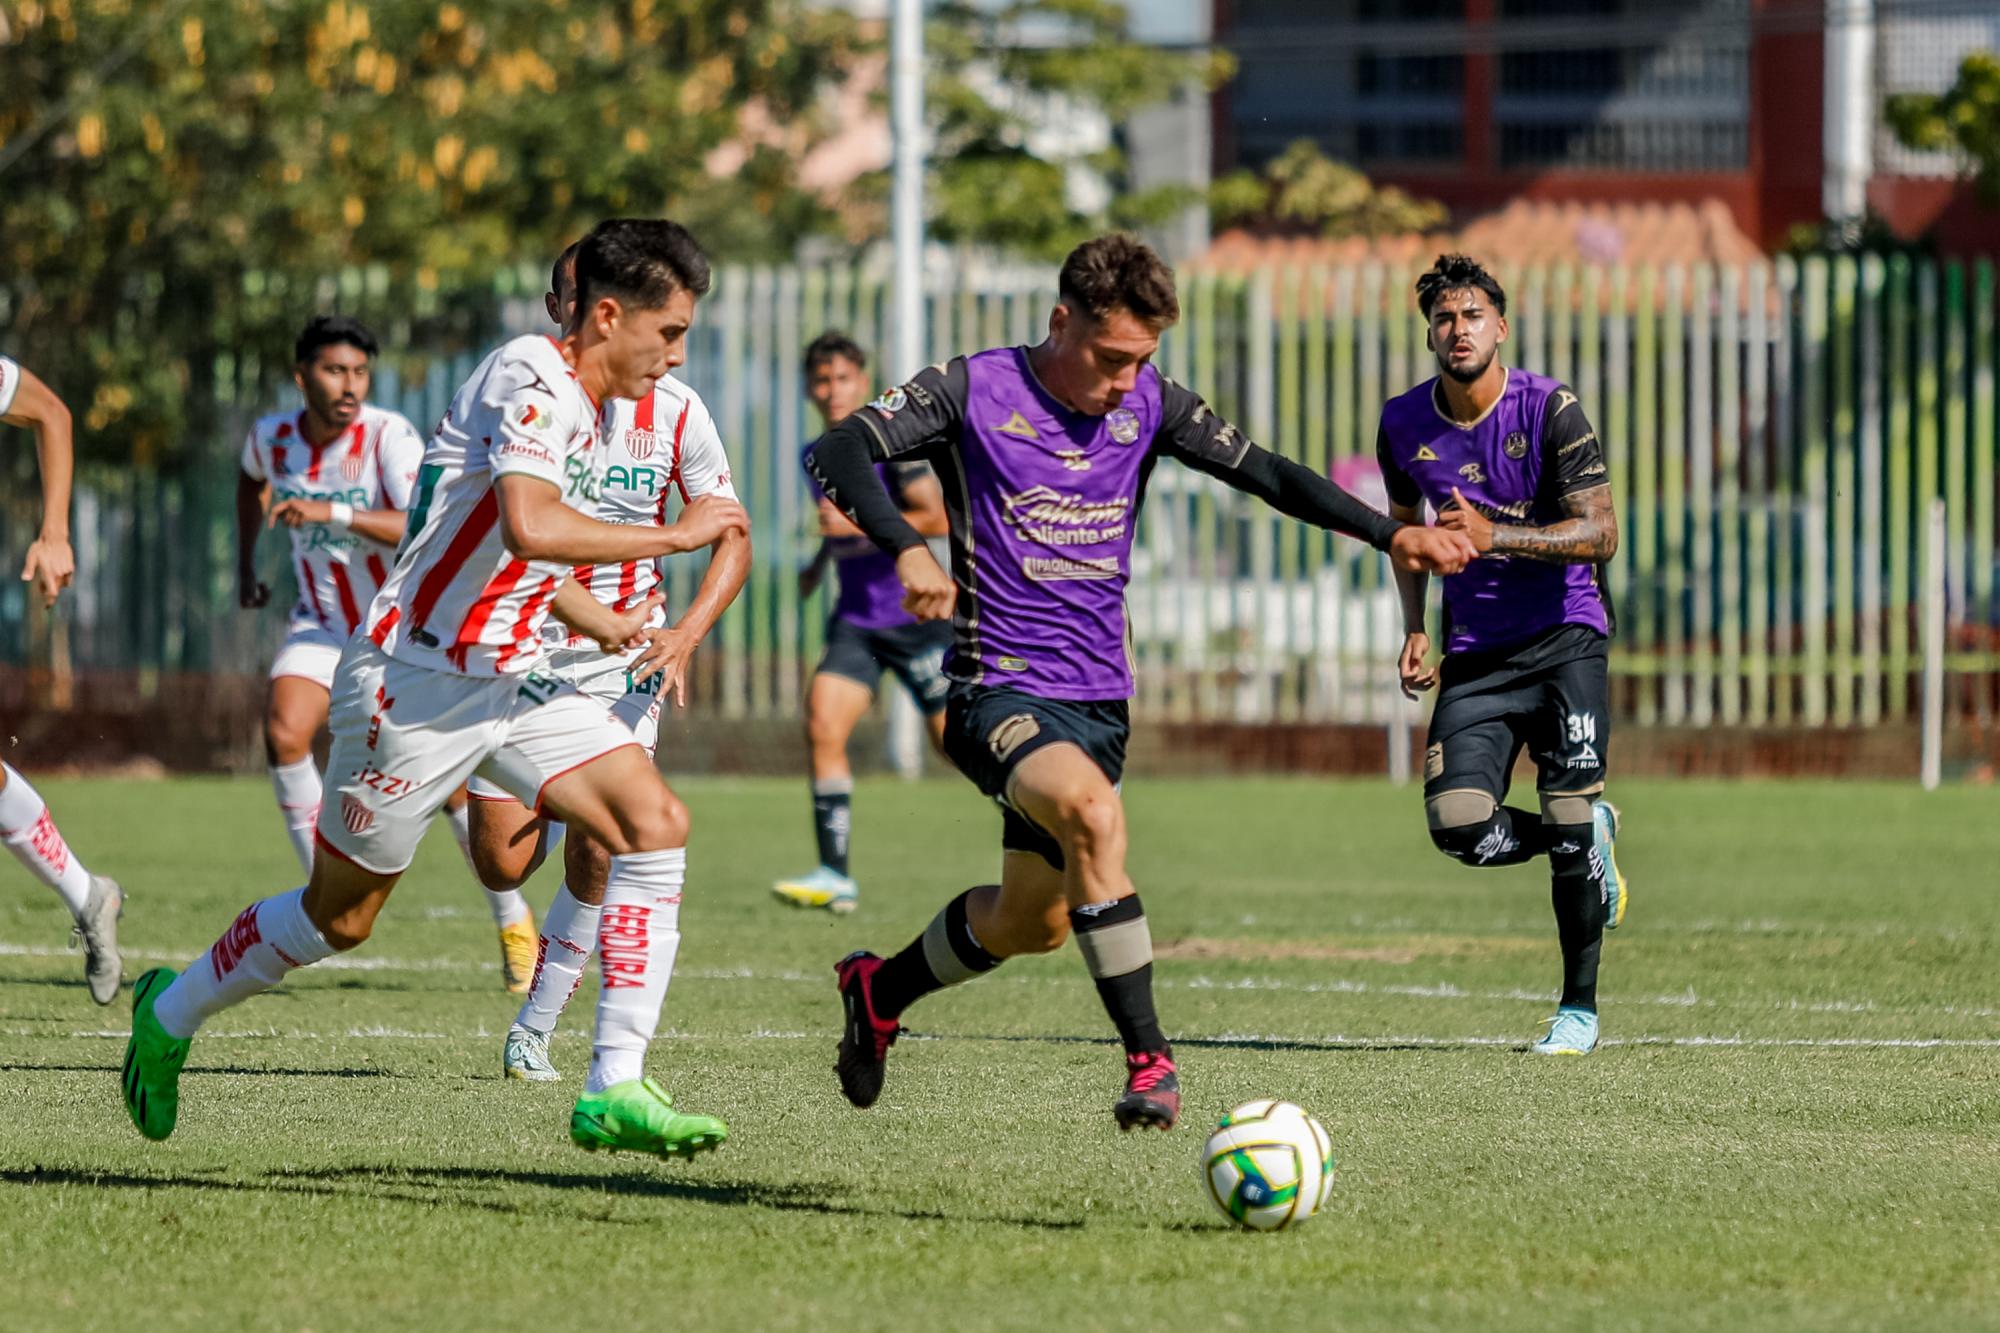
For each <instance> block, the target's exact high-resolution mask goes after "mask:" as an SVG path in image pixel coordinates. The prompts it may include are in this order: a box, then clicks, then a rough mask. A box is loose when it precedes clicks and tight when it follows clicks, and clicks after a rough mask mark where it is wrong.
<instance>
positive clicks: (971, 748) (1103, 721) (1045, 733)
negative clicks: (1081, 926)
mask: <svg viewBox="0 0 2000 1333" xmlns="http://www.w3.org/2000/svg"><path fill="white" fill-rule="evenodd" d="M944 719H945V720H944V752H945V753H946V754H947V755H949V756H950V757H951V762H952V763H954V764H956V765H958V771H959V772H961V773H963V774H965V776H967V777H968V778H971V779H972V781H973V784H974V785H975V786H977V787H978V788H979V790H980V791H982V792H984V793H985V794H986V795H988V796H990V797H992V798H993V799H994V800H995V801H996V802H998V803H999V806H1000V813H1001V821H1002V827H1001V831H1000V845H1001V846H1002V847H1003V848H1005V849H1006V850H1008V851H1010V852H1033V853H1034V854H1035V855H1037V856H1039V857H1041V858H1042V859H1043V860H1044V861H1047V862H1048V863H1049V864H1050V865H1052V866H1054V867H1055V868H1056V869H1058V870H1061V869H1062V868H1063V854H1062V847H1061V846H1060V845H1059V844H1058V843H1057V842H1056V840H1055V839H1054V838H1052V837H1050V836H1049V835H1048V834H1046V833H1044V832H1043V831H1042V830H1041V828H1040V827H1039V826H1038V825H1037V824H1035V823H1034V821H1032V820H1030V819H1029V818H1028V817H1027V816H1026V815H1023V814H1022V813H1021V812H1020V811H1018V810H1016V809H1015V808H1014V807H1013V806H1011V805H1009V804H1008V803H1007V782H1008V779H1009V778H1011V777H1012V776H1013V775H1014V770H1015V769H1016V768H1017V767H1019V766H1020V763H1021V761H1022V760H1023V759H1026V758H1027V757H1028V756H1029V755H1031V754H1033V753H1034V752H1035V751H1037V750H1039V749H1041V748H1042V747H1043V746H1045V745H1055V744H1058V743H1060V742H1065V741H1066V742H1068V743H1069V744H1071V745H1074V746H1076V747H1077V748H1078V749H1080V750H1082V751H1083V752H1084V753H1085V754H1087V755H1089V756H1090V758H1091V761H1092V762H1093V763H1095V764H1096V765H1097V766H1098V767H1099V768H1101V769H1103V770H1104V776H1105V777H1107V778H1109V779H1110V780H1111V784H1112V785H1113V786H1116V785H1117V784H1118V783H1119V781H1120V780H1121V779H1123V778H1124V776H1125V742H1126V740H1127V739H1128V738H1129V737H1130V736H1131V734H1132V713H1131V708H1130V707H1129V706H1128V705H1127V703H1126V701H1125V700H1123V699H1044V698H1041V697H1040V696H1039V695H1033V694H1023V693H1022V692H1021V691H1019V690H1009V689H995V688H992V687H989V686H985V685H954V686H952V689H951V701H950V703H949V704H948V705H947V706H946V708H945V715H944Z"/></svg>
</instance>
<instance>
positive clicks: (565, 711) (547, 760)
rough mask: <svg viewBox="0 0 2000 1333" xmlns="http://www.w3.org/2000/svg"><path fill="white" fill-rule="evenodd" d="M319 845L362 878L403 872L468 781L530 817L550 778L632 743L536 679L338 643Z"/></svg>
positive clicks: (575, 695)
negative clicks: (468, 671) (433, 665)
mask: <svg viewBox="0 0 2000 1333" xmlns="http://www.w3.org/2000/svg"><path fill="white" fill-rule="evenodd" d="M328 724H329V728H330V730H331V731H332V733H333V749H332V752H331V753H330V754H329V755H328V756H327V764H326V786H327V792H326V798H325V800H324V801H323V803H322V804H321V806H320V816H319V840H320V842H321V843H323V844H324V845H325V846H327V847H328V848H330V849H332V851H333V852H334V854H335V855H337V856H341V857H345V858H346V859H347V860H349V861H352V862H354V863H355V864H356V865H358V866H360V867H361V868H362V869H364V870H371V871H373V872H375V873H376V874H378V875H393V874H398V873H400V872H402V871H403V870H405V869H407V868H408V866H409V864H410V861H411V859H412V858H413V857H414V856H415V855H416V850H417V841H418V839H420V838H422V837H423V835H424V829H425V828H426V827H428V826H429V824H430V821H431V817H432V816H433V815H435V814H436V813H437V812H438V811H439V810H440V809H442V808H443V806H444V803H445V801H446V800H447V799H448V798H449V797H450V796H451V794H452V793H453V792H454V791H456V790H458V787H459V784H461V783H463V782H465V781H466V779H468V778H470V777H472V776H473V775H474V774H475V773H476V774H478V775H479V776H480V777H482V778H484V779H486V781H487V782H489V783H491V784H493V785H494V786H496V787H498V788H499V789H500V790H501V791H503V792H505V793H507V794H508V795H509V796H511V797H513V798H514V799H516V800H519V801H520V802H522V803H523V804H524V805H526V806H528V807H529V808H530V809H538V808H540V805H541V798H542V789H543V788H544V787H546V786H548V784H549V783H550V782H553V781H554V780H555V779H556V778H559V777H561V776H562V775H563V774H565V773H568V772H570V771H571V770H573V769H577V768H581V767H582V766H583V765H585V764H587V763H590V762H591V761H592V760H594V759H600V758H602V757H603V756H605V755H607V754H610V753H611V752H612V751H614V750H621V749H624V748H625V747H626V746H628V745H636V744H638V741H637V740H636V739H635V738H634V736H633V734H632V731H631V729H630V727H628V726H627V725H626V724H624V723H622V722H619V721H616V720H614V719H613V718H612V716H611V713H610V711H609V710H608V709H607V708H606V707H605V706H604V704H603V703H602V702H600V701H599V700H596V699H592V698H590V697H589V696H588V695H585V694H583V693H582V692H581V691H579V690H578V689H577V688H576V687H575V686H574V685H572V684H570V683H569V682H568V681H564V680H558V679H556V678H555V677H554V676H551V675H550V674H548V673H547V672H544V671H533V672H529V673H527V674H525V675H512V676H460V675H454V674H452V673H450V672H444V671H433V670H431V669H430V668H428V667H420V666H412V665H410V664H409V663H407V662H399V661H397V660H395V659H394V658H392V657H390V656H388V655H387V654H385V653H384V652H383V651H382V650H381V649H380V648H377V647H376V646H375V644H374V643H373V642H371V641H370V640H369V639H368V638H367V637H366V636H365V635H356V636H355V637H354V638H353V639H351V640H350V641H349V642H348V645H347V651H346V653H345V654H344V655H343V656H342V657H341V660H340V668H339V670H338V672H337V673H336V675H335V681H334V690H333V704H332V710H331V715H330V717H329V719H328Z"/></svg>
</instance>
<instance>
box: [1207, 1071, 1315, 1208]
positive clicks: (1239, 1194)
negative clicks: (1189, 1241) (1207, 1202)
mask: <svg viewBox="0 0 2000 1333" xmlns="http://www.w3.org/2000/svg"><path fill="white" fill-rule="evenodd" d="M1201 1178H1202V1182H1203V1183H1204V1184H1205V1185H1206V1186H1207V1188H1208V1197H1209V1198H1211V1199H1213V1200H1215V1206H1216V1207H1217V1208H1220V1209H1221V1210H1222V1211H1223V1214H1224V1215H1225V1216H1226V1217H1228V1218H1229V1220H1230V1221H1232V1222H1234V1223H1236V1224H1237V1225H1238V1226H1242V1227H1248V1228H1249V1229H1250V1230H1252V1231H1282V1230H1284V1229H1285V1228H1286V1227H1288V1226H1291V1225H1292V1224H1293V1223H1295V1222H1303V1221H1305V1220H1306V1219H1307V1218H1308V1217H1311V1216H1312V1215H1313V1214H1314V1213H1316V1212H1318V1211H1319V1210H1320V1206H1321V1205H1322V1204H1324V1203H1325V1202H1326V1200H1327V1197H1328V1196H1329V1195H1331V1194H1332V1193H1333V1141H1332V1140H1331V1139H1329V1138H1327V1136H1326V1130H1325V1128H1324V1127H1322V1126H1321V1125H1320V1123H1319V1121H1317V1120H1315V1119H1313V1118H1312V1117H1311V1116H1309V1115H1307V1114H1306V1112H1305V1109H1304V1108H1303V1107H1301V1106H1299V1105H1297V1104H1296V1103H1293V1102H1280V1101H1262V1102H1245V1103H1243V1105H1241V1106H1239V1107H1237V1108H1236V1109H1235V1110H1233V1111H1231V1112H1230V1113H1229V1114H1228V1115H1226V1116H1224V1117H1222V1123H1221V1124H1220V1125H1218V1126H1217V1127H1216V1130H1215V1132H1214V1133H1213V1134H1211V1135H1209V1136H1208V1142H1207V1143H1205V1144H1203V1145H1202V1150H1201Z"/></svg>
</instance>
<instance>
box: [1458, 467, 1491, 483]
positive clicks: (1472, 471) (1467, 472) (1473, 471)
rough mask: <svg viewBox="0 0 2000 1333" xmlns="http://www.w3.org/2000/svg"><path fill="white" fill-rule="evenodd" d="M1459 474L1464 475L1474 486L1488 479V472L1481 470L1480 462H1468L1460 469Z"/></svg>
mask: <svg viewBox="0 0 2000 1333" xmlns="http://www.w3.org/2000/svg"><path fill="white" fill-rule="evenodd" d="M1458 475H1459V476H1461V477H1464V478H1465V479H1466V480H1467V481H1469V482H1471V483H1472V484H1473V485H1474V486H1477V485H1478V484H1479V483H1480V482H1482V481H1485V480H1486V473H1485V472H1483V471H1481V470H1480V467H1479V464H1477V463H1467V464H1466V465H1465V466H1464V467H1462V468H1460V469H1459V470H1458Z"/></svg>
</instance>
